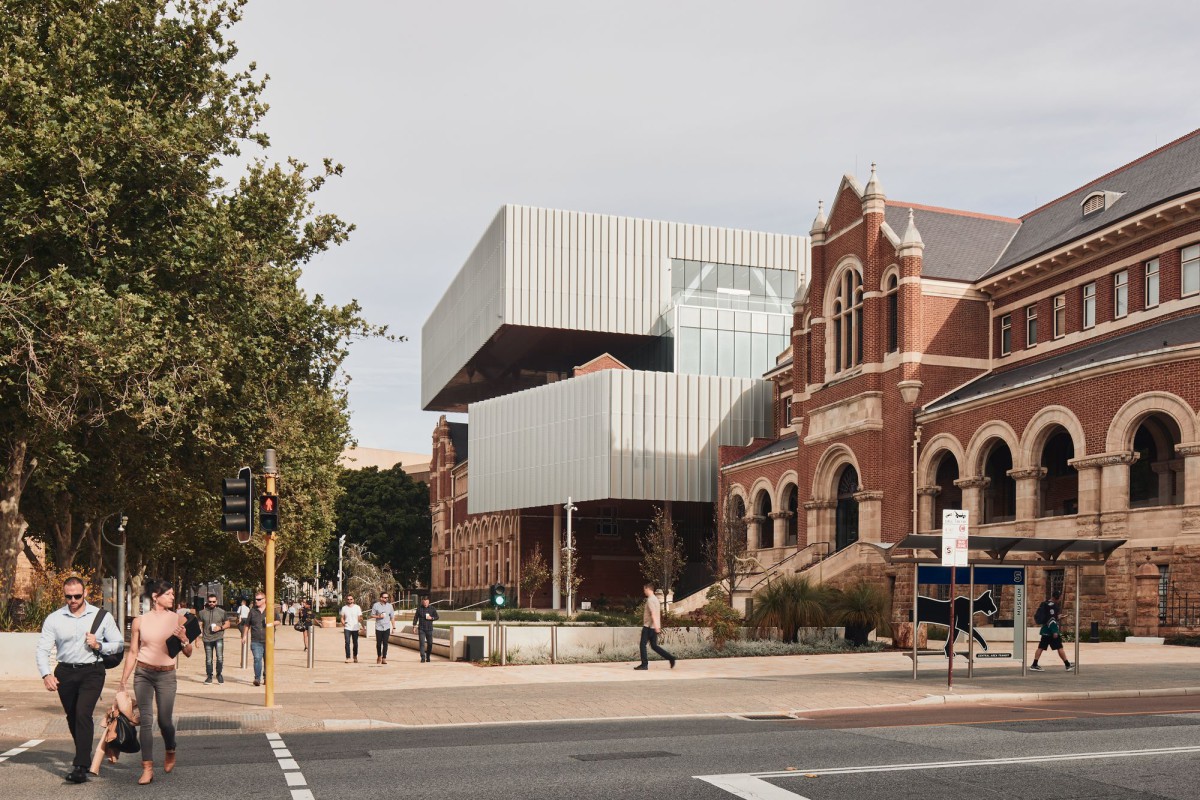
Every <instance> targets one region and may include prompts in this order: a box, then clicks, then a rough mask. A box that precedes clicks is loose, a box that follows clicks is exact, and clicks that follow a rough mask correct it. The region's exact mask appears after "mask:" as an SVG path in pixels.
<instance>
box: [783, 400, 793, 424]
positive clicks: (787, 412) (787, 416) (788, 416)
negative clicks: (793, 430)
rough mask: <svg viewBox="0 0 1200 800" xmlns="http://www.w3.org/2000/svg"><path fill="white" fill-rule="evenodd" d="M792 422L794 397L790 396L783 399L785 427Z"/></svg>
mask: <svg viewBox="0 0 1200 800" xmlns="http://www.w3.org/2000/svg"><path fill="white" fill-rule="evenodd" d="M791 424H792V398H791V397H790V396H789V397H788V398H787V399H786V400H784V401H783V427H785V428H786V427H787V426H788V425H791Z"/></svg>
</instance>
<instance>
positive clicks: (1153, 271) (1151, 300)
mask: <svg viewBox="0 0 1200 800" xmlns="http://www.w3.org/2000/svg"><path fill="white" fill-rule="evenodd" d="M1156 305H1158V259H1157V258H1152V259H1150V260H1149V261H1147V262H1146V304H1145V308H1154V307H1155V306H1156Z"/></svg>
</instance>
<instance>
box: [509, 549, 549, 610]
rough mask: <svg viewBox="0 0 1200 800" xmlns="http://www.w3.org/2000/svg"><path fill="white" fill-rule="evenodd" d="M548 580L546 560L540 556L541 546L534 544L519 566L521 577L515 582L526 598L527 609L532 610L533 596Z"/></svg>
mask: <svg viewBox="0 0 1200 800" xmlns="http://www.w3.org/2000/svg"><path fill="white" fill-rule="evenodd" d="M548 580H550V568H549V567H548V566H546V558H545V556H543V555H542V546H541V544H537V543H535V544H534V545H533V549H532V550H530V551H529V555H527V556H525V559H524V561H523V562H522V564H521V577H520V578H519V579H518V581H517V584H518V585H519V586H520V587H521V594H522V595H524V596H525V597H526V598H528V602H529V605H528V606H527V607H528V608H533V596H534V595H535V594H537V591H538V589H541V588H542V587H543V586H545V585H546V581H548Z"/></svg>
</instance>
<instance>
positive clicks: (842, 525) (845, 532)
mask: <svg viewBox="0 0 1200 800" xmlns="http://www.w3.org/2000/svg"><path fill="white" fill-rule="evenodd" d="M860 488H861V487H859V485H858V470H856V469H855V468H854V467H853V466H852V465H850V464H847V465H846V466H845V467H843V468H842V472H841V475H839V476H838V482H837V510H836V512H835V528H834V547H835V548H836V549H838V550H841V549H842V548H843V547H848V546H850V545H852V544H854V543H855V542H857V541H858V500H856V499H855V497H854V495H855V494H857V493H858V491H859V490H860Z"/></svg>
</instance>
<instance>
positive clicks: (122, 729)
mask: <svg viewBox="0 0 1200 800" xmlns="http://www.w3.org/2000/svg"><path fill="white" fill-rule="evenodd" d="M116 723H117V724H116V727H115V729H114V731H113V733H114V734H115V735H114V736H113V738H112V741H111V742H109V746H110V747H112V748H114V749H116V750H120V751H121V752H122V753H139V752H141V750H142V743H141V742H139V741H138V732H137V726H136V725H134V724H133V723H132V722H130V721H129V717H127V716H125V715H124V714H121V713H120V712H118V713H117V719H116Z"/></svg>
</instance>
